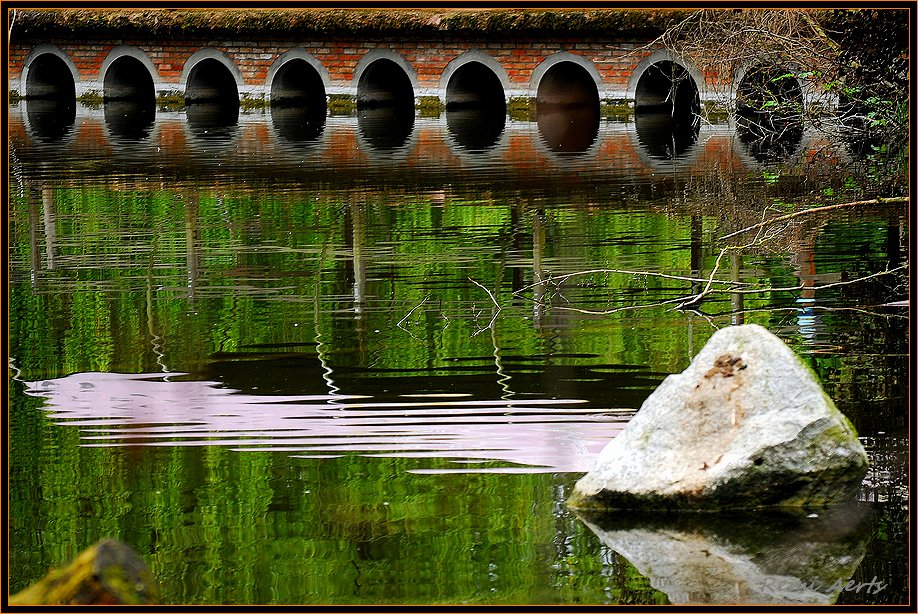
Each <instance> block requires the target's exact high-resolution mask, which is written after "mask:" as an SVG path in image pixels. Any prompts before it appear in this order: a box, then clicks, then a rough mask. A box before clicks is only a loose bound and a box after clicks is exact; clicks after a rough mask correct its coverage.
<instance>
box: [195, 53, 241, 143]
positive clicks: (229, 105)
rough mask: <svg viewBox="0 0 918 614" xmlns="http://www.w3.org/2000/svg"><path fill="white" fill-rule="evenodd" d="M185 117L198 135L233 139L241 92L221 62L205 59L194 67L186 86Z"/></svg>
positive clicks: (214, 138) (211, 138) (217, 138)
mask: <svg viewBox="0 0 918 614" xmlns="http://www.w3.org/2000/svg"><path fill="white" fill-rule="evenodd" d="M185 104H186V105H187V106H186V108H185V117H186V119H187V120H188V124H189V127H190V128H191V131H192V133H193V134H195V135H196V136H199V137H201V138H205V139H208V140H222V139H226V138H231V137H232V135H233V134H234V132H235V131H234V130H233V127H234V126H235V125H236V122H237V121H238V120H239V90H238V89H237V88H236V80H235V79H234V78H233V74H232V73H231V72H230V70H229V68H227V67H226V66H225V65H224V64H223V63H222V62H220V61H219V60H215V59H213V58H206V59H204V60H201V61H200V62H198V63H197V64H195V65H194V66H193V67H192V69H191V72H189V73H188V80H187V82H186V84H185Z"/></svg>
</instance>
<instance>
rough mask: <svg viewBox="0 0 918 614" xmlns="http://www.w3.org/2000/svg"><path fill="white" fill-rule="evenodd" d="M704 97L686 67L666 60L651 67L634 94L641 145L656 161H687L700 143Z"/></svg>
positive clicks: (642, 76)
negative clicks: (687, 157)
mask: <svg viewBox="0 0 918 614" xmlns="http://www.w3.org/2000/svg"><path fill="white" fill-rule="evenodd" d="M700 112H701V97H700V96H699V94H698V84H697V83H695V79H693V78H692V76H691V75H690V74H689V72H688V70H686V68H685V67H684V66H681V65H680V64H677V63H676V62H673V61H672V60H662V61H660V62H655V63H653V64H651V65H650V66H648V67H647V69H646V70H645V71H644V72H643V74H641V77H640V79H638V82H637V86H636V87H635V90H634V114H635V117H634V124H635V132H636V133H637V137H638V141H639V142H640V143H641V146H642V147H643V148H644V151H645V152H646V153H647V155H648V156H650V157H651V158H653V159H655V160H676V159H679V158H682V157H684V156H685V155H686V154H687V153H688V152H689V150H690V149H691V148H692V146H693V145H694V144H695V142H696V141H697V140H698V129H699V116H700V115H699V114H700Z"/></svg>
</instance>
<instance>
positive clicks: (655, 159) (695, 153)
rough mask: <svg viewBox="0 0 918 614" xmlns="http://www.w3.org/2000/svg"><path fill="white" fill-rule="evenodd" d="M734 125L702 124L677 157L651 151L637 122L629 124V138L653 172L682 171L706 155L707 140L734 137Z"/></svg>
mask: <svg viewBox="0 0 918 614" xmlns="http://www.w3.org/2000/svg"><path fill="white" fill-rule="evenodd" d="M651 117H652V116H651ZM733 131H734V128H733V126H732V125H731V126H727V125H726V124H700V125H699V126H698V128H697V132H696V133H695V136H694V138H693V140H692V141H691V143H689V144H688V145H687V147H686V148H685V149H684V150H683V151H682V152H681V153H680V154H679V155H678V156H676V157H673V158H669V159H664V158H663V157H661V156H659V155H654V152H652V151H649V150H648V148H647V147H646V146H645V144H644V143H643V142H641V138H640V136H639V135H638V129H637V124H636V123H635V124H629V128H628V138H629V139H630V141H631V146H632V147H633V148H634V151H636V152H637V154H638V157H639V158H640V159H641V162H642V163H643V164H644V165H645V166H646V167H647V168H649V169H651V170H652V171H653V172H658V173H662V172H682V171H684V170H686V169H689V168H691V167H692V166H693V165H694V164H696V163H697V162H698V160H699V158H700V157H701V156H702V155H704V151H705V147H706V145H707V142H708V141H709V140H711V139H723V138H729V139H732V138H733Z"/></svg>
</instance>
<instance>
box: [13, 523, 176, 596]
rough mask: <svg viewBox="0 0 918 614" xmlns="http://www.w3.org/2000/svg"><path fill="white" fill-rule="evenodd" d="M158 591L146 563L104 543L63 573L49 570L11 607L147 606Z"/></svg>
mask: <svg viewBox="0 0 918 614" xmlns="http://www.w3.org/2000/svg"><path fill="white" fill-rule="evenodd" d="M156 603H159V588H158V587H157V585H156V581H155V580H154V579H153V574H152V573H151V572H150V570H149V568H148V567H147V565H146V563H144V562H143V559H141V558H140V557H139V556H138V555H137V553H136V552H134V550H133V549H131V548H130V547H129V546H127V545H125V544H123V543H122V542H120V541H118V540H115V539H104V540H102V541H100V542H98V543H96V544H95V545H93V546H92V547H91V548H89V549H87V550H85V551H83V552H82V553H81V554H80V555H79V556H77V557H76V558H75V559H74V560H73V562H71V563H70V565H68V566H67V567H65V568H63V569H52V570H51V571H50V572H48V575H46V576H45V577H44V578H42V579H41V580H39V581H38V582H36V583H35V584H33V585H32V586H30V587H28V588H26V589H24V590H22V591H20V592H19V593H16V594H15V595H13V596H11V597H10V605H17V606H22V605H149V604H156Z"/></svg>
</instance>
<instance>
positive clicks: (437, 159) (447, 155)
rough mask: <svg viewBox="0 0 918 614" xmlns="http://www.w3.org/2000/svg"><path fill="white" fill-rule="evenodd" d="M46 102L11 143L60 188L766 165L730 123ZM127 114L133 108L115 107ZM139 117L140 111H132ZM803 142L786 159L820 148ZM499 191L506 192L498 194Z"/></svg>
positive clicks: (736, 170) (13, 126)
mask: <svg viewBox="0 0 918 614" xmlns="http://www.w3.org/2000/svg"><path fill="white" fill-rule="evenodd" d="M43 104H44V103H43V102H42V101H24V102H20V103H19V105H17V106H14V107H10V115H9V122H8V134H9V142H10V144H11V146H12V147H13V150H14V152H15V154H16V156H17V160H19V161H21V162H22V163H25V164H32V163H39V164H40V163H41V160H46V159H49V158H54V159H58V160H60V162H58V163H57V172H58V176H59V178H60V179H63V178H65V177H66V176H67V174H68V169H69V167H70V165H71V163H69V162H67V160H72V161H74V162H73V166H74V168H77V167H80V166H81V164H82V162H80V161H81V160H82V161H85V160H87V159H94V160H97V163H98V164H101V165H102V166H104V165H106V164H111V165H113V166H117V168H118V171H119V173H127V174H132V173H136V174H137V175H139V176H144V177H147V178H149V179H153V178H154V177H153V175H164V176H178V177H191V176H193V175H198V174H207V175H208V176H212V177H219V176H235V175H239V176H244V175H248V174H257V175H259V176H262V177H264V176H270V177H272V180H273V181H277V182H281V183H289V182H301V181H303V180H305V179H307V178H309V177H313V178H314V179H316V180H319V181H321V182H323V183H326V184H327V183H328V182H329V181H331V182H333V183H336V184H341V185H346V184H347V182H348V178H353V179H355V180H356V179H358V178H359V179H363V178H365V177H366V174H367V173H369V174H371V175H373V174H376V173H381V174H384V175H385V176H386V177H387V178H388V179H389V180H391V179H392V178H394V177H400V178H402V179H403V180H404V181H405V182H407V183H408V184H411V185H417V184H423V183H425V182H428V181H429V182H430V183H431V184H432V185H441V184H442V180H443V175H444V173H445V174H448V175H449V181H450V184H451V185H454V186H455V185H461V184H462V183H463V179H464V178H468V179H469V181H470V184H476V182H480V179H481V178H480V176H477V175H476V172H477V170H478V169H481V172H484V173H486V174H487V176H488V177H489V178H491V179H494V178H496V177H500V176H507V177H512V178H513V182H514V184H516V183H517V182H518V181H519V180H520V179H522V180H525V181H527V182H532V183H530V184H529V185H530V186H531V187H534V186H535V185H545V186H548V185H551V184H552V183H553V182H557V181H561V182H562V183H564V182H567V181H569V179H570V176H571V175H572V174H576V175H577V176H578V178H579V179H578V181H579V182H587V183H589V182H595V183H597V185H599V184H602V185H604V186H609V185H613V184H615V183H617V182H627V183H629V184H631V183H635V182H637V183H641V182H643V181H648V180H651V178H652V177H654V176H660V174H661V173H671V172H680V173H684V172H689V173H696V172H697V173H704V172H707V171H708V170H709V169H710V168H711V166H712V165H714V166H716V167H717V169H718V172H719V173H721V174H722V175H723V176H724V178H725V179H726V178H727V177H728V176H734V175H735V176H737V177H746V176H747V175H748V173H749V172H753V173H758V172H759V171H760V163H759V162H758V161H757V160H756V159H755V157H754V156H753V155H751V153H750V151H749V149H748V148H747V147H746V146H745V145H744V144H743V143H742V142H741V139H740V138H739V136H738V135H737V133H736V132H735V130H734V129H733V127H732V126H731V125H728V124H720V125H711V124H705V125H703V126H701V127H700V128H696V129H695V130H693V131H691V132H687V133H686V132H678V131H676V132H674V131H673V130H672V129H670V130H669V131H667V130H665V129H661V128H660V126H659V125H658V124H657V123H656V122H654V121H649V123H647V124H645V123H644V121H643V120H642V121H637V122H621V121H599V120H598V119H596V120H595V121H593V120H588V121H586V122H579V123H578V116H577V114H576V113H575V114H574V115H566V114H563V113H552V114H548V115H547V117H543V116H541V115H539V116H538V120H537V121H535V122H527V121H512V120H506V119H502V120H500V121H499V122H497V123H494V124H492V125H489V124H487V123H485V122H482V121H479V119H478V116H477V115H475V114H474V112H471V111H468V110H461V111H456V112H451V111H449V112H446V113H444V114H441V115H440V116H439V117H437V118H420V117H418V118H415V117H414V116H413V115H412V116H410V117H409V118H407V119H406V120H405V121H404V123H402V124H399V123H398V122H397V121H393V116H392V114H391V112H388V111H387V110H382V109H380V110H373V111H372V112H368V113H361V114H359V115H358V117H356V118H355V117H329V118H321V120H320V121H318V122H316V123H315V124H312V125H310V124H309V123H308V121H306V120H304V119H303V115H302V114H299V113H297V111H296V110H292V109H272V110H270V111H265V112H257V113H244V114H242V115H240V116H239V119H238V121H234V122H232V123H225V124H221V123H214V122H210V121H204V122H203V123H202V122H199V121H198V119H199V118H196V117H195V116H194V115H193V114H189V113H186V112H168V113H165V112H162V113H159V114H158V115H157V116H155V118H154V117H153V116H139V115H131V114H130V113H127V114H125V113H124V112H119V113H109V112H108V110H109V108H110V107H108V106H106V110H105V111H98V110H91V109H87V108H85V107H82V106H80V107H78V112H75V113H74V115H73V116H72V117H70V118H69V120H62V119H61V116H60V115H58V114H55V113H50V114H49V113H46V112H44V111H43V109H42V107H41V105H43ZM118 109H119V111H124V109H125V107H118ZM135 109H136V108H135ZM819 144H820V143H819V141H818V139H817V140H814V138H811V137H810V136H809V135H803V137H802V138H801V140H799V141H797V142H796V144H795V148H794V150H793V151H792V152H791V154H790V155H789V156H788V160H790V159H793V158H795V157H796V156H799V155H803V154H805V153H806V152H807V151H808V150H809V149H815V148H817V147H818V146H819ZM493 187H495V188H499V185H495V186H493Z"/></svg>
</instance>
